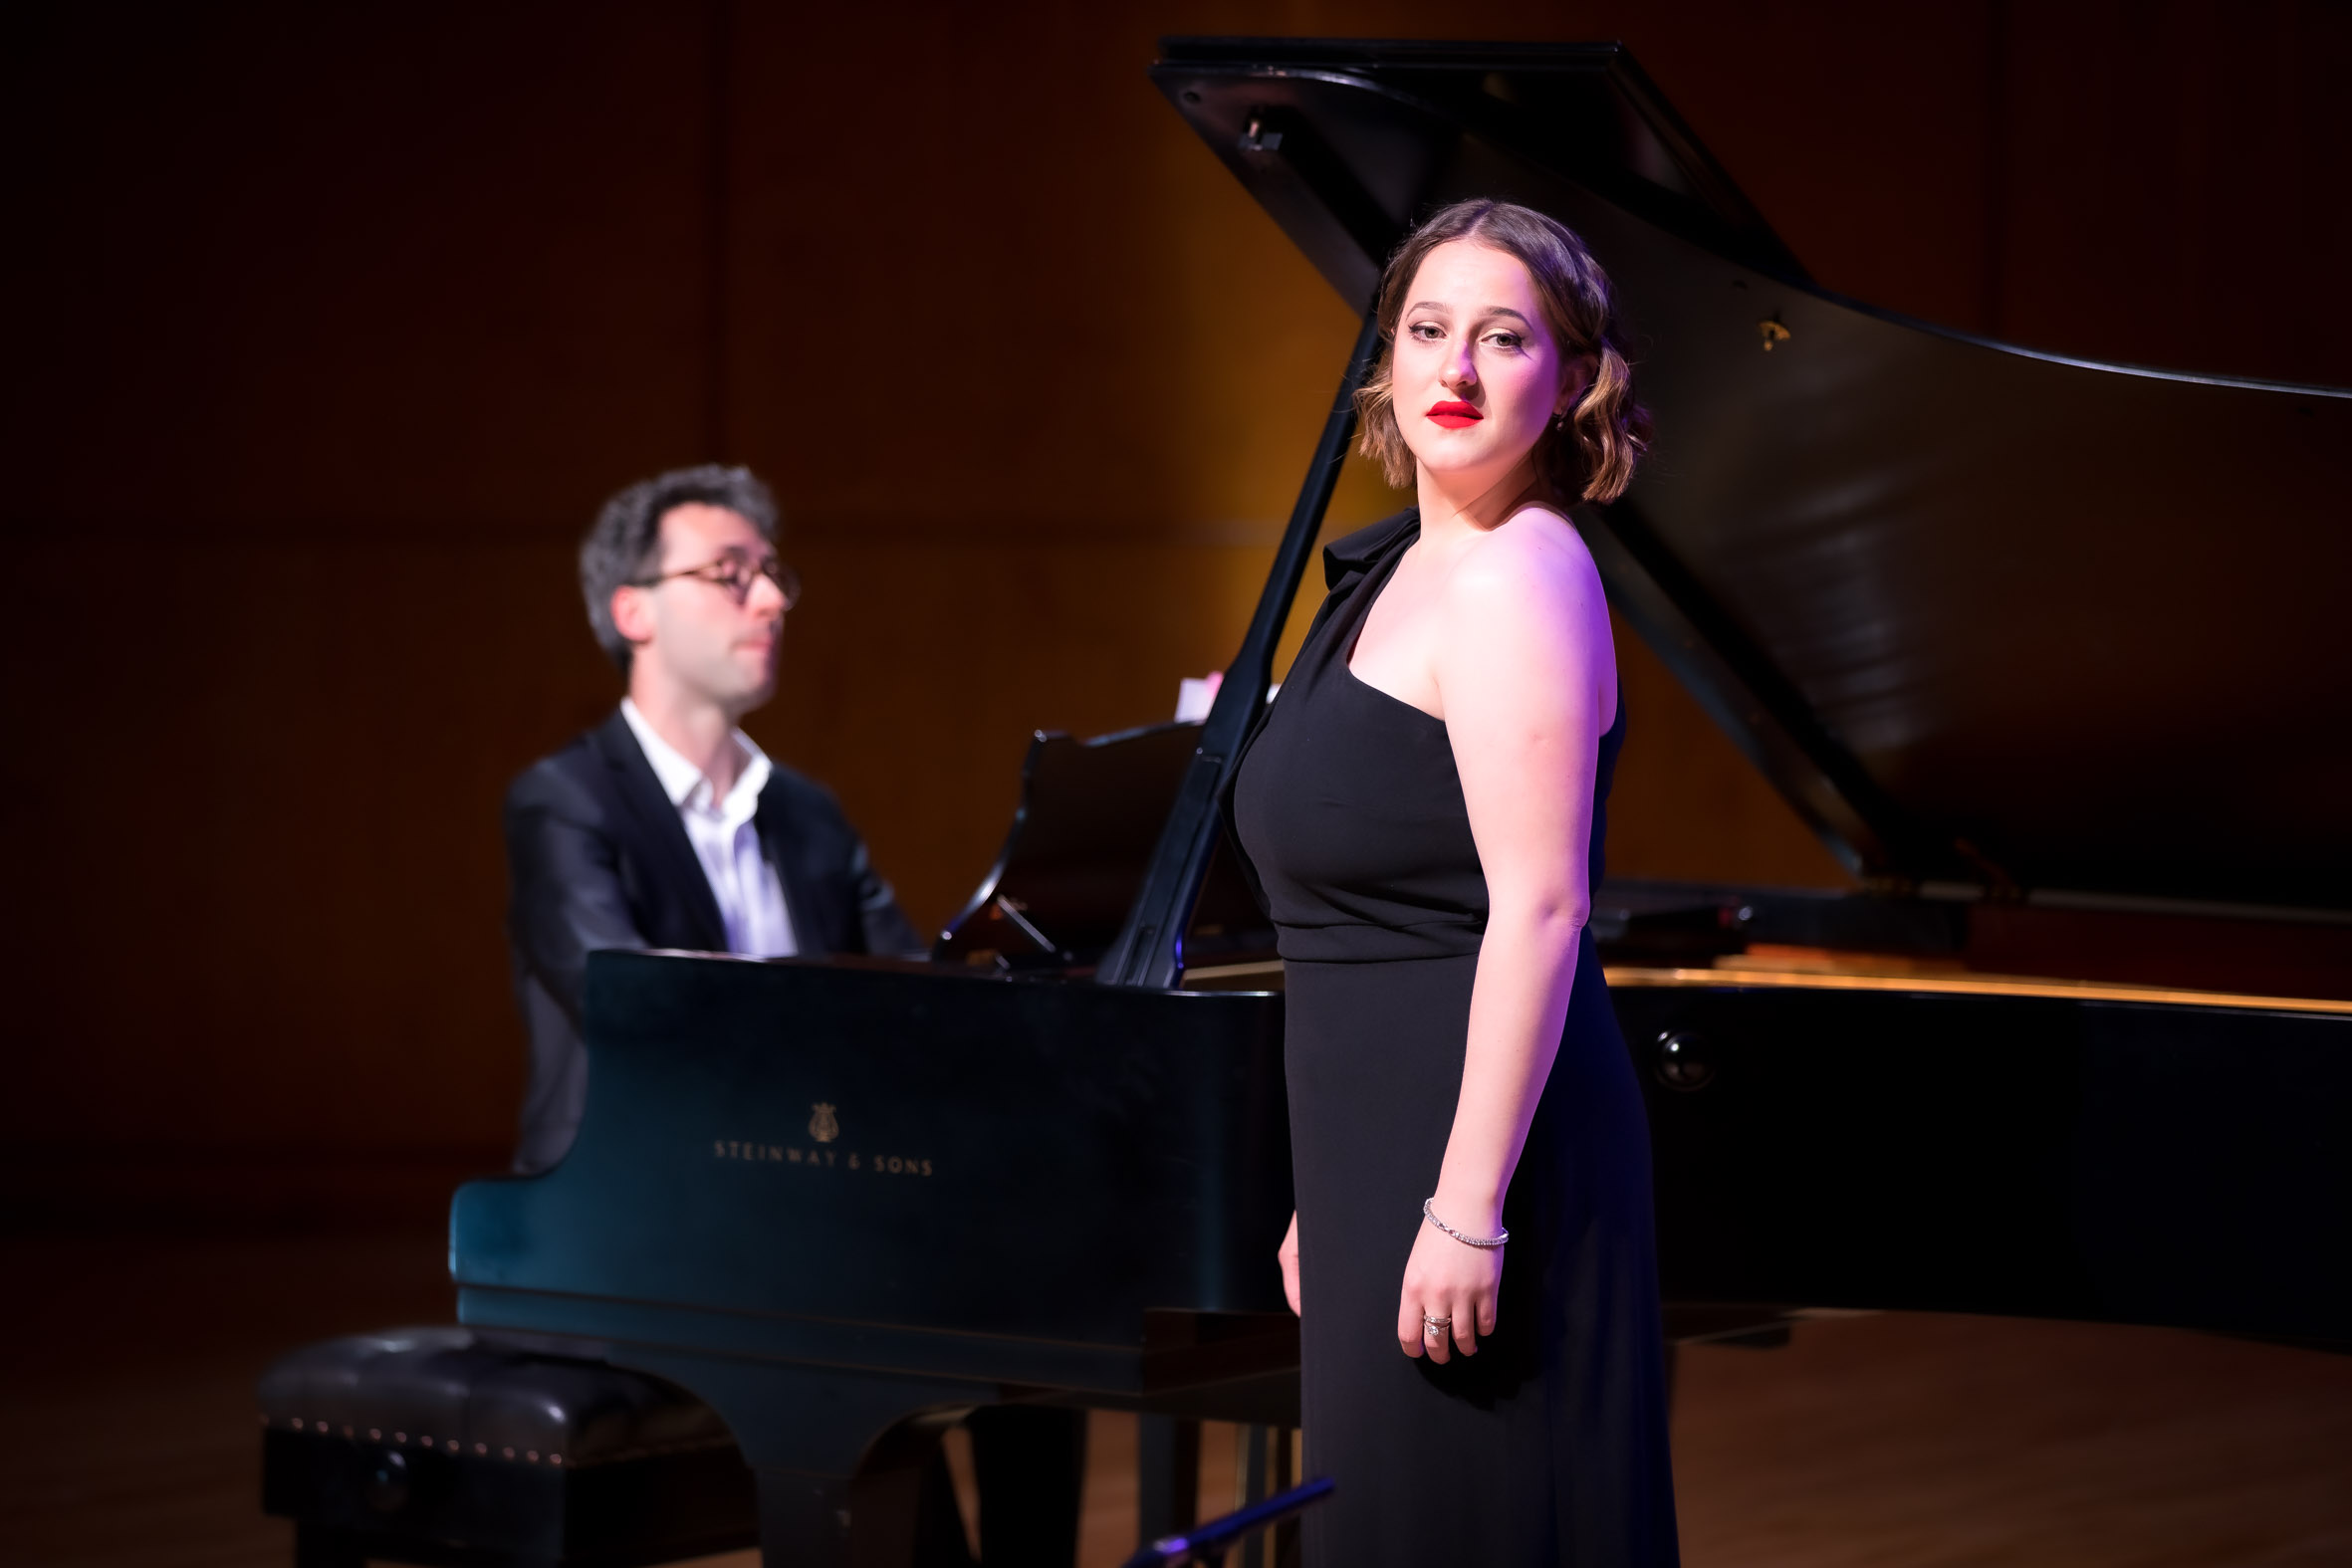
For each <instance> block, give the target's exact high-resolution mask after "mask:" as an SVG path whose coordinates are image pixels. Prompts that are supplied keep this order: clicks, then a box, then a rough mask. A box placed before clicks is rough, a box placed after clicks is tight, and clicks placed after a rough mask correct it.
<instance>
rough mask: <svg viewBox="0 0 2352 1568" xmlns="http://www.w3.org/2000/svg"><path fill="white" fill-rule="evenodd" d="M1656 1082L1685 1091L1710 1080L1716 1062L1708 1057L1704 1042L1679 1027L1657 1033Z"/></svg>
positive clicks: (1702, 1087) (1709, 1082)
mask: <svg viewBox="0 0 2352 1568" xmlns="http://www.w3.org/2000/svg"><path fill="white" fill-rule="evenodd" d="M1658 1081H1659V1082H1660V1083H1663V1084H1665V1085H1666V1087H1668V1088H1669V1089H1679V1090H1681V1091H1683V1092H1684V1093H1686V1094H1687V1093H1690V1092H1691V1091H1692V1090H1694V1089H1704V1088H1706V1087H1707V1086H1708V1085H1709V1084H1711V1083H1713V1082H1714V1081H1715V1063H1714V1062H1712V1061H1710V1060H1708V1059H1707V1046H1706V1042H1705V1041H1703V1040H1701V1039H1700V1038H1699V1036H1698V1035H1696V1034H1692V1033H1689V1032H1687V1031H1685V1030H1682V1029H1668V1030H1667V1031H1666V1032H1665V1033H1663V1034H1661V1035H1659V1036H1658Z"/></svg>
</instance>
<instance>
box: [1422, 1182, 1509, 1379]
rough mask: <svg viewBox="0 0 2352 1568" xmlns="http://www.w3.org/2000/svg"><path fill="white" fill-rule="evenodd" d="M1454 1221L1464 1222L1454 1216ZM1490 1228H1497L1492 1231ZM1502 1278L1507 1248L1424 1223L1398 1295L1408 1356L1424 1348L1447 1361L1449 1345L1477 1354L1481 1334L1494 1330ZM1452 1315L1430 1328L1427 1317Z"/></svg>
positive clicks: (1437, 1359) (1435, 1358) (1430, 1357)
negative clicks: (1442, 1325)
mask: <svg viewBox="0 0 2352 1568" xmlns="http://www.w3.org/2000/svg"><path fill="white" fill-rule="evenodd" d="M1447 1220H1448V1223H1449V1224H1457V1225H1458V1224H1460V1222H1459V1221H1456V1220H1454V1219H1453V1218H1452V1217H1451V1216H1448V1217H1447ZM1488 1233H1489V1234H1493V1233H1494V1232H1488ZM1502 1279H1503V1248H1501V1247H1499V1246H1495V1247H1486V1246H1470V1245H1467V1244H1465V1243H1463V1242H1461V1241H1457V1240H1455V1239H1454V1238H1453V1237H1452V1236H1450V1235H1448V1234H1446V1232H1443V1231H1440V1230H1439V1229H1438V1228H1437V1227H1436V1226H1433V1225H1429V1224H1426V1223H1425V1224H1424V1225H1423V1226H1422V1227H1421V1233H1420V1235H1419V1236H1418V1237H1416V1238H1415V1239H1414V1242H1413V1255H1412V1256H1410V1257H1408V1258H1407V1259H1405V1287H1404V1291H1403V1293H1402V1294H1401V1295H1400V1296H1399V1297H1398V1299H1397V1307H1396V1343H1397V1348H1398V1349H1399V1350H1402V1351H1403V1352H1404V1353H1405V1354H1406V1355H1408V1356H1418V1355H1421V1354H1422V1353H1423V1352H1424V1351H1426V1352H1427V1353H1428V1356H1429V1359H1430V1360H1432V1361H1435V1362H1439V1363H1441V1364H1442V1363H1444V1362H1446V1361H1448V1360H1450V1359H1451V1358H1452V1352H1451V1350H1450V1349H1449V1346H1454V1347H1459V1348H1460V1349H1461V1351H1462V1354H1464V1355H1466V1356H1475V1355H1477V1354H1478V1342H1479V1338H1480V1336H1482V1335H1485V1334H1492V1333H1493V1332H1495V1292H1496V1287H1497V1285H1499V1284H1500V1283H1501V1282H1502ZM1433 1317H1436V1318H1452V1319H1453V1320H1454V1326H1453V1328H1452V1329H1451V1330H1450V1331H1449V1330H1444V1329H1441V1330H1439V1331H1437V1332H1436V1333H1431V1332H1429V1326H1428V1324H1427V1322H1426V1321H1424V1320H1425V1319H1427V1318H1433Z"/></svg>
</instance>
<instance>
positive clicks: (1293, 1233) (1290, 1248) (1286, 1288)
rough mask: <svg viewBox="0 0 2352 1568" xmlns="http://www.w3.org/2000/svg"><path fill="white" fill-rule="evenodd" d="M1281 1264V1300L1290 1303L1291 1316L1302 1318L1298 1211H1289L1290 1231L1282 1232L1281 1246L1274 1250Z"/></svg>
mask: <svg viewBox="0 0 2352 1568" xmlns="http://www.w3.org/2000/svg"><path fill="white" fill-rule="evenodd" d="M1274 1255H1275V1256H1276V1257H1278V1258H1280V1259H1282V1264H1283V1299H1284V1300H1286V1301H1288V1302H1290V1303H1291V1315H1292V1316H1293V1317H1303V1316H1305V1314H1304V1313H1302V1312H1300V1311H1299V1310H1298V1211H1297V1210H1295V1209H1294V1210H1292V1211H1291V1229H1290V1230H1288V1231H1285V1232H1283V1244H1282V1245H1281V1246H1279V1247H1277V1248H1276V1249H1275V1254H1274Z"/></svg>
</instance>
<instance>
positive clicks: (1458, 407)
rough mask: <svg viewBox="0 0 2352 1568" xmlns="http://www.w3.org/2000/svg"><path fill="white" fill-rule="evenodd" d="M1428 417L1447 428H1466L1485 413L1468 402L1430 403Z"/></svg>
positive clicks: (1483, 416) (1475, 422)
mask: <svg viewBox="0 0 2352 1568" xmlns="http://www.w3.org/2000/svg"><path fill="white" fill-rule="evenodd" d="M1429 417H1430V420H1431V421H1432V422H1433V423H1436V424H1440V425H1443V426H1445V428H1447V429H1448V430H1467V429H1469V428H1470V427H1471V426H1472V425H1475V424H1477V423H1478V422H1479V421H1480V420H1481V419H1483V418H1485V417H1486V415H1484V414H1482V413H1480V412H1479V411H1478V410H1477V409H1475V408H1473V407H1471V406H1470V405H1469V404H1468V403H1432V404H1430V406H1429Z"/></svg>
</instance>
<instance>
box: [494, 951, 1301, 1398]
mask: <svg viewBox="0 0 2352 1568" xmlns="http://www.w3.org/2000/svg"><path fill="white" fill-rule="evenodd" d="M588 1020H589V1022H588V1048H589V1057H590V1072H591V1077H590V1080H589V1090H588V1116H587V1119H586V1121H585V1122H584V1123H583V1128H582V1133H581V1137H580V1141H579V1142H578V1144H576V1145H575V1147H574V1148H573V1150H572V1152H571V1154H570V1155H568V1156H567V1157H566V1159H565V1161H564V1163H563V1164H562V1165H560V1166H558V1167H557V1168H556V1169H555V1170H554V1171H552V1172H550V1173H548V1174H547V1175H546V1176H544V1177H542V1178H538V1179H533V1180H506V1181H490V1182H479V1183H475V1184H473V1185H471V1186H468V1187H466V1188H464V1189H462V1190H461V1191H460V1192H459V1194H458V1198H457V1203H456V1208H455V1211H454V1214H453V1216H452V1220H451V1228H452V1229H451V1243H452V1252H453V1257H454V1260H455V1268H456V1274H457V1280H458V1284H459V1287H460V1290H461V1297H460V1305H461V1315H462V1316H463V1318H464V1320H465V1321H466V1322H467V1323H468V1324H470V1325H476V1326H486V1325H506V1326H512V1327H519V1328H532V1329H538V1330H542V1331H547V1332H557V1333H578V1334H583V1335H589V1336H602V1337H606V1338H638V1339H654V1340H658V1341H659V1342H661V1343H665V1344H670V1345H691V1346H695V1347H697V1348H702V1349H707V1350H714V1351H721V1352H725V1353H729V1354H741V1355H746V1356H754V1357H777V1358H788V1359H792V1360H796V1361H807V1362H822V1363H830V1364H835V1365H845V1366H847V1365H855V1366H867V1365H881V1366H891V1367H899V1368H904V1369H908V1370H917V1371H922V1372H925V1373H933V1374H940V1375H946V1376H954V1377H966V1378H978V1379H990V1380H996V1381H1001V1382H1008V1383H1034V1384H1050V1385H1053V1386H1057V1387H1075V1388H1091V1389H1097V1390H1101V1391H1104V1392H1111V1393H1126V1394H1139V1393H1141V1392H1143V1391H1144V1390H1145V1388H1146V1385H1147V1383H1148V1382H1149V1381H1150V1380H1151V1377H1152V1376H1153V1374H1152V1373H1151V1372H1150V1371H1148V1370H1147V1369H1148V1365H1149V1363H1150V1361H1151V1359H1152V1358H1151V1357H1150V1356H1149V1355H1148V1354H1147V1350H1149V1349H1152V1348H1154V1347H1147V1344H1146V1337H1145V1330H1146V1323H1145V1314H1146V1312H1147V1310H1149V1309H1153V1308H1184V1309H1190V1310H1194V1311H1200V1312H1222V1313H1249V1312H1274V1311H1280V1310H1281V1309H1282V1306H1283V1302H1282V1296H1281V1291H1280V1282H1279V1280H1277V1279H1276V1278H1275V1277H1274V1276H1273V1271H1272V1270H1271V1269H1270V1268H1268V1267H1267V1266H1266V1259H1267V1258H1268V1257H1270V1256H1271V1255H1272V1254H1273V1249H1274V1246H1275V1244H1276V1242H1277V1241H1279V1240H1280V1239H1281V1236H1282V1232H1283V1228H1284V1227H1285V1225H1286V1224H1288V1222H1289V1218H1290V1147H1289V1137H1288V1126H1287V1112H1286V1109H1285V1102H1284V1098H1283V1090H1282V1082H1283V1080H1282V1073H1281V1067H1280V1053H1281V1005H1280V1001H1279V999H1276V998H1272V997H1267V996H1262V995H1253V994H1244V993H1221V994H1213V995H1212V994H1188V993H1182V992H1145V993H1135V992H1120V991H1114V990H1110V989H1106V988H1098V987H1091V986H1083V985H1071V984H1066V983H1060V982H1054V981H1037V982H1030V981H1019V980H1004V979H996V978H987V977H978V976H973V975H968V974H963V973H959V972H956V971H952V970H945V971H938V970H924V969H922V968H920V967H893V966H882V965H877V966H873V967H860V968H844V967H831V966H824V965H816V964H797V963H790V962H786V963H748V962H741V961H735V960H728V959H712V958H697V957H688V956H682V955H678V956H672V955H643V954H622V953H611V954H598V955H596V956H595V957H594V958H592V959H591V960H590V961H589V981H588ZM1081 1256H1082V1258H1083V1276H1084V1278H1085V1281H1086V1287H1085V1288H1084V1289H1082V1290H1081V1289H1070V1288H1066V1287H1065V1283H1066V1281H1067V1280H1068V1278H1070V1277H1071V1275H1072V1273H1073V1270H1074V1269H1075V1268H1076V1266H1077V1262H1078V1259H1079V1258H1080V1257H1081ZM1046 1281H1053V1282H1055V1283H1054V1285H1053V1287H1052V1288H1047V1287H1046V1285H1045V1284H1044V1282H1046ZM565 1298H572V1299H586V1300H591V1301H592V1302H593V1303H594V1304H593V1305H590V1306H584V1307H580V1308H578V1309H575V1308H573V1307H571V1306H568V1305H566V1304H565ZM1163 1359H1164V1358H1163Z"/></svg>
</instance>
